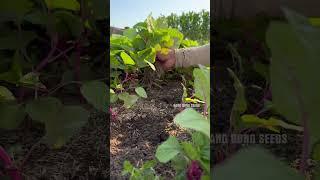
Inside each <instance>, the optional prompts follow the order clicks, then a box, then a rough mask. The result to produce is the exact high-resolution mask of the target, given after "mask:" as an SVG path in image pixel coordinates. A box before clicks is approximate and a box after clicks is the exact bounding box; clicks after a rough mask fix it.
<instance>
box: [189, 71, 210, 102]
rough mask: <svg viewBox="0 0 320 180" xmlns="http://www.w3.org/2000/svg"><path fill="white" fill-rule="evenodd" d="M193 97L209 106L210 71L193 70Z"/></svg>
mask: <svg viewBox="0 0 320 180" xmlns="http://www.w3.org/2000/svg"><path fill="white" fill-rule="evenodd" d="M193 77H194V90H195V96H196V97H197V98H199V99H200V100H202V101H205V102H206V103H207V105H208V106H209V105H210V71H209V70H208V69H205V68H195V69H194V70H193Z"/></svg>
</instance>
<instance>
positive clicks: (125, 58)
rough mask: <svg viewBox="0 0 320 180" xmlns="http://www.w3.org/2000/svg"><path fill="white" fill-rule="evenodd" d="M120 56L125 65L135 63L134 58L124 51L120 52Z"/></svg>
mask: <svg viewBox="0 0 320 180" xmlns="http://www.w3.org/2000/svg"><path fill="white" fill-rule="evenodd" d="M120 56H121V58H122V60H123V62H124V64H127V65H135V64H136V63H135V62H134V60H133V59H132V58H131V57H130V56H129V55H128V54H127V53H125V52H121V53H120Z"/></svg>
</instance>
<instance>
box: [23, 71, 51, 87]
mask: <svg viewBox="0 0 320 180" xmlns="http://www.w3.org/2000/svg"><path fill="white" fill-rule="evenodd" d="M19 82H20V83H21V84H22V85H24V86H31V87H36V88H41V89H46V87H45V86H44V85H43V84H42V83H41V82H40V80H39V73H34V72H30V73H28V74H26V75H24V76H23V77H22V78H21V79H20V80H19Z"/></svg>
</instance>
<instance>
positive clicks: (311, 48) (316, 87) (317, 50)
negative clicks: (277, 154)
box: [266, 9, 320, 144]
mask: <svg viewBox="0 0 320 180" xmlns="http://www.w3.org/2000/svg"><path fill="white" fill-rule="evenodd" d="M285 14H286V17H287V19H288V22H289V24H287V23H281V22H272V23H271V24H270V27H269V29H268V31H267V38H266V40H267V44H268V46H269V48H270V50H271V54H272V61H271V65H270V74H271V87H272V101H273V103H274V107H275V109H276V110H277V111H278V112H279V113H281V114H282V115H284V116H285V117H286V119H287V120H289V121H291V122H294V123H296V124H301V123H302V121H304V120H306V121H307V122H308V125H309V129H310V136H311V141H310V143H311V144H313V143H314V142H316V141H317V140H319V139H320V133H319V129H318V127H319V126H320V121H319V119H320V111H319V110H318V107H319V106H320V95H319V92H320V84H319V83H315V82H320V78H319V76H315V75H314V74H313V73H310V72H317V71H318V67H319V65H320V63H319V57H320V29H319V28H316V27H313V26H312V25H310V23H309V20H308V18H306V17H303V16H302V15H299V14H298V13H296V12H294V11H291V10H288V9H285Z"/></svg>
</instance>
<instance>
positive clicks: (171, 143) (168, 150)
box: [156, 136, 181, 163]
mask: <svg viewBox="0 0 320 180" xmlns="http://www.w3.org/2000/svg"><path fill="white" fill-rule="evenodd" d="M180 152H181V147H180V144H179V142H178V140H177V139H176V138H175V137H173V136H170V137H169V138H168V139H167V140H166V141H165V142H163V143H162V144H161V145H160V146H158V148H157V150H156V158H157V159H158V160H159V161H160V162H162V163H167V162H169V161H170V160H172V159H173V158H174V157H175V156H176V155H178V154H179V153H180Z"/></svg>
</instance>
